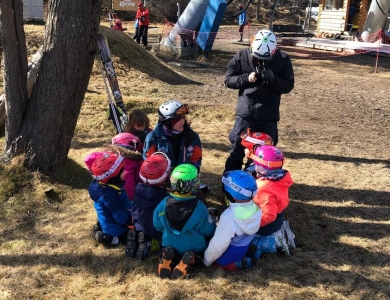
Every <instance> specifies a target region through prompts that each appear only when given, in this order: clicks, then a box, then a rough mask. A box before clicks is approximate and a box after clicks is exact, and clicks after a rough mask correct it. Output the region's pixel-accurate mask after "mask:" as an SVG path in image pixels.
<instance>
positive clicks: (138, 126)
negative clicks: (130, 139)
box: [126, 109, 153, 153]
mask: <svg viewBox="0 0 390 300" xmlns="http://www.w3.org/2000/svg"><path fill="white" fill-rule="evenodd" d="M152 130H153V129H152V128H150V120H149V118H148V116H147V115H146V113H145V112H144V111H143V110H141V109H134V110H133V111H132V112H131V113H130V114H129V121H128V122H127V125H126V131H127V132H130V133H132V134H134V135H135V136H137V137H138V139H139V141H140V143H139V144H138V145H137V151H138V152H141V153H142V152H143V147H144V144H145V138H146V135H147V134H148V133H149V132H151V131H152Z"/></svg>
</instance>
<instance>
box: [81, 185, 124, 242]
mask: <svg viewBox="0 0 390 300" xmlns="http://www.w3.org/2000/svg"><path fill="white" fill-rule="evenodd" d="M88 192H89V196H90V197H91V199H92V200H93V201H94V207H95V210H96V213H97V216H98V220H99V223H100V225H101V226H102V230H103V232H104V233H108V234H109V235H111V236H120V235H121V234H123V233H125V232H126V231H127V230H128V227H127V226H128V225H131V202H130V201H128V200H127V195H126V192H125V190H124V189H123V188H121V187H118V186H115V185H112V184H109V185H106V184H103V183H99V182H97V181H95V180H94V181H92V182H91V184H90V185H89V188H88Z"/></svg>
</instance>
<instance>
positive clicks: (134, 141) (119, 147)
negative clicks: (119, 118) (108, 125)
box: [106, 132, 142, 201]
mask: <svg viewBox="0 0 390 300" xmlns="http://www.w3.org/2000/svg"><path fill="white" fill-rule="evenodd" d="M139 143H140V141H139V139H138V137H136V136H135V135H133V134H131V133H129V132H122V133H119V134H117V135H116V136H114V137H113V138H112V144H113V146H106V147H107V148H108V149H111V150H112V151H114V152H119V153H120V154H121V155H122V156H123V157H124V161H125V173H124V177H123V180H124V181H125V190H126V194H127V197H128V199H129V200H130V201H131V200H133V198H134V190H135V187H136V185H137V184H138V183H140V182H141V178H140V177H139V170H140V168H141V164H142V154H141V153H139V152H138V151H137V145H138V144H139Z"/></svg>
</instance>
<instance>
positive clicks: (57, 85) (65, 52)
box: [3, 0, 102, 173]
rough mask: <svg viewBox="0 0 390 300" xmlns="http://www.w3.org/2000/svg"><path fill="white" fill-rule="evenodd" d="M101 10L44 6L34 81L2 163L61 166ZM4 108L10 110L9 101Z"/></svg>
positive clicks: (68, 4) (96, 2)
mask: <svg viewBox="0 0 390 300" xmlns="http://www.w3.org/2000/svg"><path fill="white" fill-rule="evenodd" d="M101 4H102V2H101V0H89V1H79V0H67V1H61V0H49V3H48V16H47V22H46V31H45V38H44V43H43V57H42V62H41V67H40V71H39V75H38V79H37V82H36V83H35V85H34V87H33V90H32V93H31V97H30V101H29V102H28V106H27V111H26V114H25V116H24V118H23V124H22V127H21V128H20V130H19V132H18V137H17V138H14V139H13V140H12V141H8V140H7V149H6V153H5V156H4V157H5V158H6V159H9V158H11V157H13V156H14V155H16V154H18V153H26V156H25V157H26V158H25V165H26V166H27V167H28V168H29V169H30V170H39V171H42V172H44V173H48V172H51V171H52V170H53V167H54V165H56V164H59V163H63V162H64V161H65V160H66V158H67V155H68V151H69V149H70V145H71V140H72V138H73V135H74V130H75V128H76V123H77V119H78V116H79V113H80V109H81V105H82V102H83V99H84V95H85V92H86V90H87V86H88V81H89V77H90V75H91V72H92V67H93V61H94V56H95V52H96V35H97V33H98V31H99V22H100V10H101ZM3 25H4V23H3ZM26 65H27V64H26ZM6 102H7V103H8V102H10V103H11V104H12V105H13V100H12V99H11V98H8V95H6ZM7 118H8V112H7ZM7 123H10V125H11V126H12V125H13V123H11V122H7ZM7 130H8V128H7V127H6V131H7Z"/></svg>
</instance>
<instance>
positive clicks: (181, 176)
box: [171, 164, 200, 195]
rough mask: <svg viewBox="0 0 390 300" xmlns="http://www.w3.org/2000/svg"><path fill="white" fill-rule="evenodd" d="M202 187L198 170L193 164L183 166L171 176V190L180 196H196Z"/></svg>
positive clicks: (175, 169)
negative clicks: (200, 186)
mask: <svg viewBox="0 0 390 300" xmlns="http://www.w3.org/2000/svg"><path fill="white" fill-rule="evenodd" d="M199 185H200V179H199V173H198V169H197V168H196V167H195V166H194V165H191V164H181V165H178V166H177V167H176V168H174V169H173V171H172V174H171V189H172V191H174V192H178V193H179V194H191V195H195V194H196V193H197V192H198V189H199Z"/></svg>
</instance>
